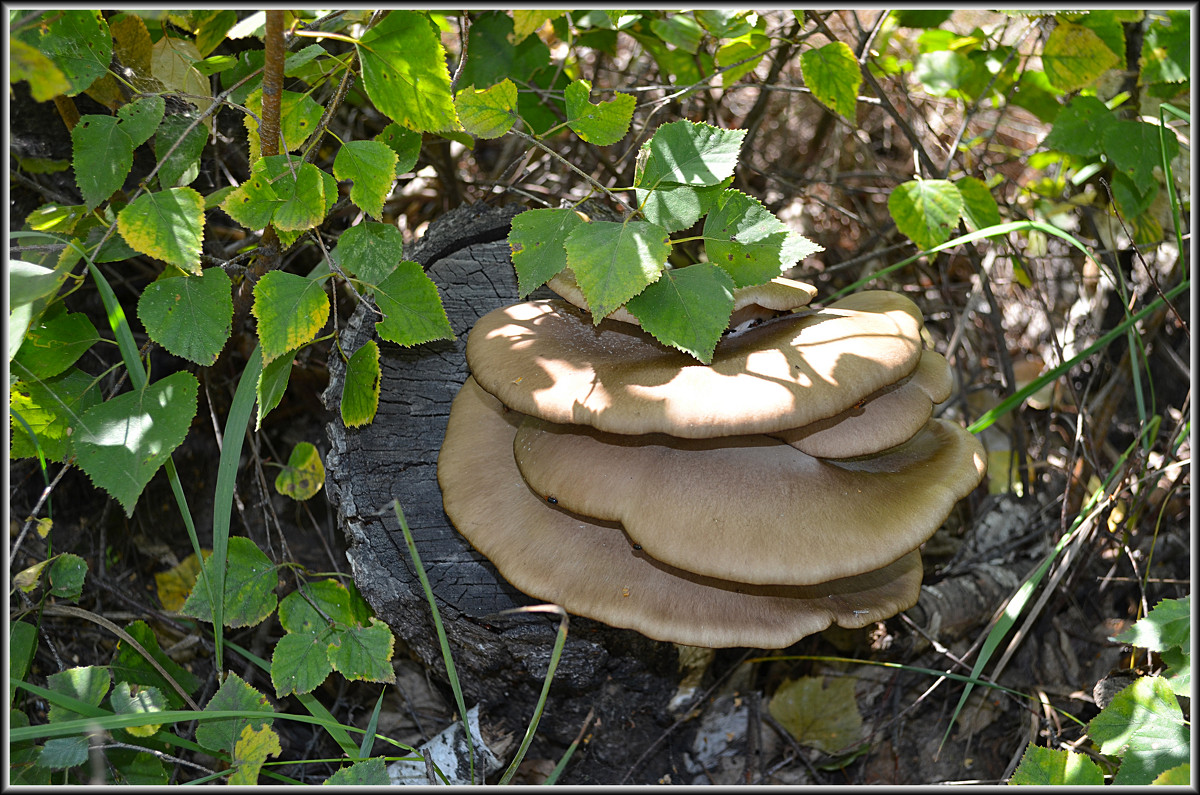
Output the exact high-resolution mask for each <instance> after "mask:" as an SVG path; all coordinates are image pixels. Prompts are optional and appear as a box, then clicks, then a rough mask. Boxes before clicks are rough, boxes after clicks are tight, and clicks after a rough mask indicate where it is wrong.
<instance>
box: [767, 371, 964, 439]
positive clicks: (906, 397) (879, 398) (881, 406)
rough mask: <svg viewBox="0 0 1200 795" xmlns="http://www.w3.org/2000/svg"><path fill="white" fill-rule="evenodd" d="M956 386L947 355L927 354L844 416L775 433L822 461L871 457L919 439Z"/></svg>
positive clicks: (841, 414) (845, 412)
mask: <svg viewBox="0 0 1200 795" xmlns="http://www.w3.org/2000/svg"><path fill="white" fill-rule="evenodd" d="M952 387H953V378H952V376H951V374H950V365H949V364H948V363H947V362H946V357H944V356H942V355H941V354H940V353H935V352H934V351H924V352H923V353H922V354H921V361H920V363H918V364H917V369H916V370H914V371H913V374H912V375H911V376H909V377H908V378H906V379H903V380H901V381H897V382H896V383H895V384H892V385H891V386H885V387H884V388H883V389H881V390H879V391H878V392H876V393H874V394H872V395H869V396H867V398H866V399H865V400H863V401H862V402H861V403H858V404H856V405H854V406H851V407H850V408H848V409H846V410H845V411H843V412H841V413H840V414H835V415H833V416H832V417H826V418H825V419H823V420H817V421H816V422H812V423H809V424H808V425H805V426H804V427H803V428H792V429H790V430H786V431H778V432H776V433H772V434H770V435H771V436H774V437H775V438H777V439H782V440H783V441H785V442H787V443H788V444H790V445H791V446H792V447H795V448H796V449H797V450H800V451H801V452H805V453H808V454H809V455H811V456H816V457H817V458H854V457H856V456H862V455H871V454H872V453H878V452H879V451H881V450H886V449H888V448H889V447H895V446H896V445H898V444H903V443H904V442H906V441H908V440H909V439H911V438H912V437H913V436H915V435H916V433H917V431H919V430H921V429H922V428H924V427H925V423H927V422H928V421H929V418H930V417H931V416H932V415H933V404H934V403H941V402H942V401H943V400H945V399H946V398H948V397H950V390H951V388H952Z"/></svg>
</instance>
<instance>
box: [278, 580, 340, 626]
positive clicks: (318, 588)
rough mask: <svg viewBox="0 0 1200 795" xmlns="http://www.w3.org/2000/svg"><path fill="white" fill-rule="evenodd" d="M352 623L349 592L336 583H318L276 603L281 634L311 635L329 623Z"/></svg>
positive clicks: (326, 581)
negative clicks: (282, 632) (277, 604)
mask: <svg viewBox="0 0 1200 795" xmlns="http://www.w3.org/2000/svg"><path fill="white" fill-rule="evenodd" d="M351 621H353V617H352V615H351V613H350V593H349V591H348V590H347V589H346V586H344V585H342V584H341V583H339V582H337V581H336V580H320V581H318V582H310V583H308V584H307V585H305V586H304V589H303V593H301V592H300V591H292V592H291V593H290V594H288V595H287V596H285V597H283V599H282V600H280V602H279V624H280V626H282V627H283V629H284V631H285V632H297V633H300V634H307V635H314V634H317V633H319V632H321V631H322V630H324V629H327V628H328V627H329V626H330V625H331V623H332V624H339V623H340V624H348V623H350V622H351Z"/></svg>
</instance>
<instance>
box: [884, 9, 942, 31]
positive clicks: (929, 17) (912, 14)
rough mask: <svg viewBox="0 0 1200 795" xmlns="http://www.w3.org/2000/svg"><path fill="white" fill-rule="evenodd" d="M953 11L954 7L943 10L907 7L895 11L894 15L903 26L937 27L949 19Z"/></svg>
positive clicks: (897, 22) (898, 23)
mask: <svg viewBox="0 0 1200 795" xmlns="http://www.w3.org/2000/svg"><path fill="white" fill-rule="evenodd" d="M953 13H954V11H953V9H946V10H944V11H943V10H940V9H938V10H933V9H930V10H924V9H912V8H906V9H903V10H900V11H893V12H892V16H893V17H894V18H895V20H896V24H897V25H899V26H900V27H902V28H936V27H937V26H938V25H940V24H942V23H943V22H945V21H946V20H947V19H949V18H950V15H951V14H953Z"/></svg>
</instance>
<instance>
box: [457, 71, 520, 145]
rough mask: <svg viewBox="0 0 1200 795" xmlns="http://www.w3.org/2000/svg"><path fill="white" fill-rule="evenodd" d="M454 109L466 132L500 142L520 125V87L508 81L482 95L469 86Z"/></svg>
mask: <svg viewBox="0 0 1200 795" xmlns="http://www.w3.org/2000/svg"><path fill="white" fill-rule="evenodd" d="M454 107H455V108H456V109H457V110H458V118H459V120H460V121H461V122H462V125H463V129H465V130H466V131H467V132H469V133H470V134H471V135H474V136H475V137H477V138H499V137H500V136H502V135H504V134H505V133H506V132H508V131H509V130H511V129H512V126H513V124H515V123H516V121H517V114H516V113H515V110H516V107H517V87H516V85H515V84H514V83H513V81H511V80H509V79H508V78H505V79H504V80H501V81H500V82H499V83H496V84H495V85H494V86H490V87H488V88H485V89H483V90H482V91H476V90H475V87H474V86H467V87H466V88H464V89H462V90H461V91H459V92H458V94H457V95H456V96H455V97H454Z"/></svg>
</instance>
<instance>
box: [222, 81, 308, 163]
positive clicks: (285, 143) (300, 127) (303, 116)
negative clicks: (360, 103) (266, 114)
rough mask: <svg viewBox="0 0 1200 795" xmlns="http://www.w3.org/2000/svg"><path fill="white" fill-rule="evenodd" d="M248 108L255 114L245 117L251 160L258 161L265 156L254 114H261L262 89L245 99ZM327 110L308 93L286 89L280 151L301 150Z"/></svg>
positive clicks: (282, 96) (281, 105)
mask: <svg viewBox="0 0 1200 795" xmlns="http://www.w3.org/2000/svg"><path fill="white" fill-rule="evenodd" d="M246 109H247V110H249V111H251V112H252V113H253V114H254V116H250V115H249V114H247V115H246V116H243V117H242V123H243V124H245V126H246V134H247V137H248V139H249V141H250V159H251V160H257V159H258V158H259V157H261V156H262V142H261V141H260V140H259V137H258V121H257V120H256V119H255V116H257V117H261V116H262V89H261V88H260V89H258V90H257V91H255V92H254V93H252V94H250V96H248V97H247V98H246ZM324 112H325V111H324V110H323V109H322V108H321V106H320V105H318V104H317V101H316V100H315V99H313V98H312V97H311V96H309V95H308V94H300V93H297V92H295V91H286V90H285V91H282V92H280V95H279V135H280V139H281V140H280V145H279V152H280V153H283V152H294V151H296V150H297V149H299V148H300V147H301V145H303V143H304V142H305V141H306V140H307V139H308V137H309V136H310V135H312V134H313V131H314V130H316V129H317V124H318V123H319V122H320V121H321V116H322V114H324Z"/></svg>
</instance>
